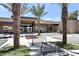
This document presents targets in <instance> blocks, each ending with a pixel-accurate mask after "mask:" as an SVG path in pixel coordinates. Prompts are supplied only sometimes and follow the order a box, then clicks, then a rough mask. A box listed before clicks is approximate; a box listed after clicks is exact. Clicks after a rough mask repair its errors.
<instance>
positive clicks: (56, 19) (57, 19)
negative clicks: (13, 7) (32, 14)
mask: <svg viewBox="0 0 79 59" xmlns="http://www.w3.org/2000/svg"><path fill="white" fill-rule="evenodd" d="M45 20H47V21H60V20H61V19H60V18H58V17H57V18H46V19H45Z"/></svg>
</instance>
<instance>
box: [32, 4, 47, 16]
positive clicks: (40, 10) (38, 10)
mask: <svg viewBox="0 0 79 59" xmlns="http://www.w3.org/2000/svg"><path fill="white" fill-rule="evenodd" d="M31 13H32V14H33V15H34V16H36V17H43V16H44V15H46V14H47V12H45V5H42V6H40V4H38V5H37V6H32V8H31Z"/></svg>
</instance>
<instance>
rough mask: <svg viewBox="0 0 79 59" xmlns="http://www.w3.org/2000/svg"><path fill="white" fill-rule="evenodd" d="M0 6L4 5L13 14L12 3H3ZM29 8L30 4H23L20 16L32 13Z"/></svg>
mask: <svg viewBox="0 0 79 59" xmlns="http://www.w3.org/2000/svg"><path fill="white" fill-rule="evenodd" d="M0 5H2V6H3V7H4V8H6V9H8V11H10V12H12V3H1V4H0ZM27 6H28V4H26V3H23V4H21V7H20V15H24V14H26V13H28V12H30V8H28V7H27Z"/></svg>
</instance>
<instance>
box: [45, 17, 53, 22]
mask: <svg viewBox="0 0 79 59" xmlns="http://www.w3.org/2000/svg"><path fill="white" fill-rule="evenodd" d="M45 20H48V21H49V20H53V19H52V18H46V19H45Z"/></svg>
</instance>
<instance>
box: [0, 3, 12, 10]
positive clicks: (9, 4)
mask: <svg viewBox="0 0 79 59" xmlns="http://www.w3.org/2000/svg"><path fill="white" fill-rule="evenodd" d="M0 5H2V6H3V7H4V8H6V9H8V11H12V4H11V3H4V4H3V3H1V4H0Z"/></svg>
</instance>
